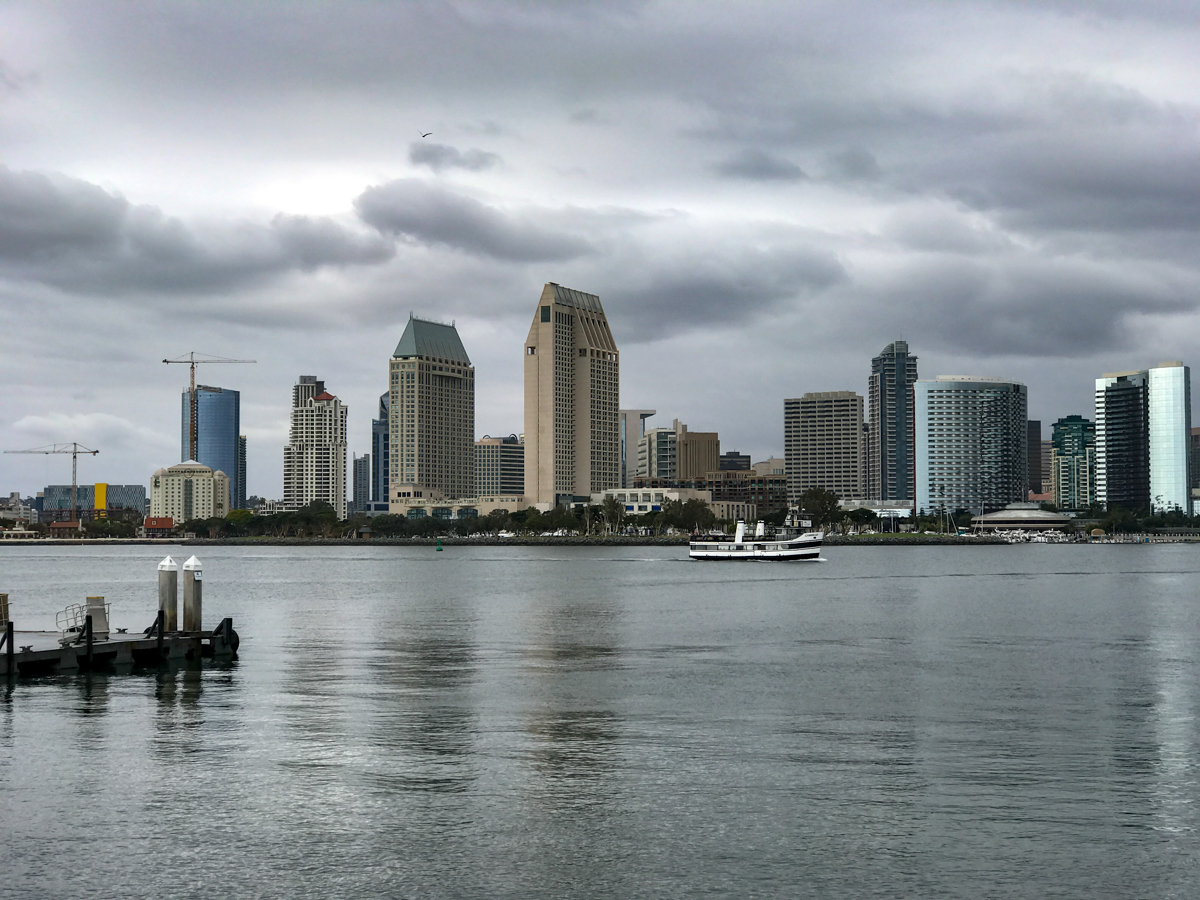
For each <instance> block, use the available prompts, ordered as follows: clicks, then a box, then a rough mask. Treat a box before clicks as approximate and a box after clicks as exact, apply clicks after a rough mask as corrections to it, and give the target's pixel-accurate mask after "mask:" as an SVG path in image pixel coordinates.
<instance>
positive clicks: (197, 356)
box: [163, 350, 258, 461]
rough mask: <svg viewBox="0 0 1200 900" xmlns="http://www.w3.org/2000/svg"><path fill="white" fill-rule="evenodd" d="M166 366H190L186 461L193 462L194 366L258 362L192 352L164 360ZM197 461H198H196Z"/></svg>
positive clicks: (194, 442)
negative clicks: (179, 364) (180, 364)
mask: <svg viewBox="0 0 1200 900" xmlns="http://www.w3.org/2000/svg"><path fill="white" fill-rule="evenodd" d="M163 362H165V363H166V364H167V365H171V364H173V363H182V364H183V365H186V366H190V367H191V370H192V378H191V381H190V382H189V388H188V396H189V397H191V402H190V403H189V404H188V405H189V406H190V407H191V409H190V410H189V411H188V412H189V416H190V419H191V423H190V429H189V435H188V459H191V460H195V459H196V454H197V453H198V452H199V451H198V450H197V448H196V419H197V417H198V411H199V410H198V401H197V399H196V366H198V365H201V364H203V363H253V362H258V360H256V359H226V358H225V357H223V356H212V355H210V354H208V353H197V352H195V351H194V350H193V351H192V352H191V353H189V354H188V355H187V356H181V357H179V358H178V359H164V360H163ZM197 461H198V460H197Z"/></svg>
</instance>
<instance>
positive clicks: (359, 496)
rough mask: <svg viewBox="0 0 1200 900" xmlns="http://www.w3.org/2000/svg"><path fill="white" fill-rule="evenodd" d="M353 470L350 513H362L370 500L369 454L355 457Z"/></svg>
mask: <svg viewBox="0 0 1200 900" xmlns="http://www.w3.org/2000/svg"><path fill="white" fill-rule="evenodd" d="M352 462H353V469H354V476H353V478H354V488H353V491H354V494H353V496H354V502H353V504H352V505H351V508H350V512H352V513H358V512H363V511H364V510H365V509H366V508H367V504H368V503H369V502H370V500H371V454H370V453H367V454H365V455H363V456H355V457H354V458H353V460H352Z"/></svg>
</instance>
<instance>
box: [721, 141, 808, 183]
mask: <svg viewBox="0 0 1200 900" xmlns="http://www.w3.org/2000/svg"><path fill="white" fill-rule="evenodd" d="M716 170H717V173H718V174H720V175H723V176H724V177H726V178H746V179H749V180H750V181H800V180H801V179H804V178H807V177H808V176H807V175H805V174H804V170H803V169H801V168H800V167H799V166H798V165H796V164H795V163H794V162H789V161H788V160H786V159H780V158H779V157H777V156H772V155H771V154H769V153H766V152H764V151H762V150H757V149H753V148H747V149H745V150H741V151H739V152H738V153H735V154H734V155H733V156H731V157H730V158H729V159H727V160H725V161H723V162H720V163H718V164H717V165H716Z"/></svg>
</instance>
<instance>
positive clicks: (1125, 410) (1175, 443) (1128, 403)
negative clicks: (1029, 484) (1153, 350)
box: [1095, 362, 1192, 515]
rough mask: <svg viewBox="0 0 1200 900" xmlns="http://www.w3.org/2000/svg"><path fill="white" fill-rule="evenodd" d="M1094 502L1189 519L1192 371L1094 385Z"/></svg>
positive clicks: (1121, 377) (1105, 379)
mask: <svg viewBox="0 0 1200 900" xmlns="http://www.w3.org/2000/svg"><path fill="white" fill-rule="evenodd" d="M1095 397H1096V499H1097V500H1098V501H1100V502H1102V503H1106V504H1107V505H1108V507H1109V508H1110V509H1113V508H1116V507H1121V508H1124V509H1128V510H1132V511H1144V510H1156V511H1162V510H1172V509H1178V510H1181V511H1183V512H1185V513H1187V514H1188V515H1190V514H1191V509H1192V500H1191V491H1190V487H1189V485H1190V481H1191V477H1190V465H1189V462H1190V461H1189V450H1190V445H1191V427H1192V414H1191V370H1190V369H1189V368H1188V367H1187V366H1185V365H1184V364H1183V363H1181V362H1164V363H1159V364H1158V365H1157V366H1155V367H1153V368H1150V369H1142V370H1137V371H1129V372H1110V373H1107V374H1105V375H1103V376H1101V377H1100V378H1097V379H1096V394H1095Z"/></svg>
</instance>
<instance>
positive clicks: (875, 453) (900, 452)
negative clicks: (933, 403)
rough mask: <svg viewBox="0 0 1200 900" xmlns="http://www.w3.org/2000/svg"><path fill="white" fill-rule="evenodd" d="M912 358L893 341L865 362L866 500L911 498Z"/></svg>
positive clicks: (914, 360) (914, 359) (901, 344)
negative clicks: (867, 369) (867, 374)
mask: <svg viewBox="0 0 1200 900" xmlns="http://www.w3.org/2000/svg"><path fill="white" fill-rule="evenodd" d="M916 381H917V357H915V356H913V355H912V354H910V353H909V351H908V343H907V342H905V341H893V342H892V343H890V344H888V345H887V346H886V347H884V348H883V351H882V352H881V353H880V354H879V355H878V356H876V357H875V358H874V359H872V360H871V375H870V378H869V379H868V381H867V399H868V401H869V409H868V421H867V446H866V470H867V486H866V489H867V496H868V497H869V498H870V499H872V500H881V501H897V500H911V499H912V498H913V480H912V479H913V466H914V459H913V447H914V446H915V444H914V440H915V439H914V437H913V435H914V430H913V429H914V427H915V421H916V420H915V413H914V410H915V406H914V403H915V401H914V399H913V385H914V384H916Z"/></svg>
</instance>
